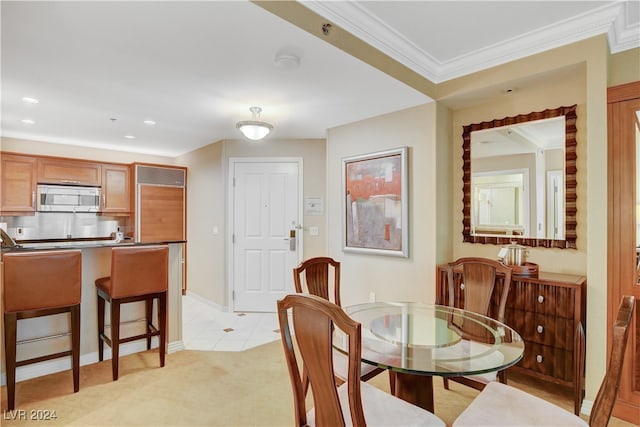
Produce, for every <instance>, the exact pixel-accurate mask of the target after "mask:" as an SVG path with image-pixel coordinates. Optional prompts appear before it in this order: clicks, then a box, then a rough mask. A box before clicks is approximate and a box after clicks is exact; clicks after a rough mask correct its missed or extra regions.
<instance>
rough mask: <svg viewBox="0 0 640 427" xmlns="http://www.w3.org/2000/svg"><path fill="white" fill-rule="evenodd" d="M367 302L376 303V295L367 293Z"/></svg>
mask: <svg viewBox="0 0 640 427" xmlns="http://www.w3.org/2000/svg"><path fill="white" fill-rule="evenodd" d="M369 302H376V293H375V292H369Z"/></svg>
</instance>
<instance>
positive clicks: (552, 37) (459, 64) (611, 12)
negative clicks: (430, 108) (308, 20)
mask: <svg viewBox="0 0 640 427" xmlns="http://www.w3.org/2000/svg"><path fill="white" fill-rule="evenodd" d="M303 4H304V5H305V6H306V7H308V8H309V9H311V10H312V11H314V12H315V13H317V14H319V15H321V16H323V17H325V18H327V19H329V20H330V21H332V22H334V23H335V24H336V25H338V26H340V27H342V28H344V29H345V30H346V31H348V32H349V33H351V34H353V35H354V36H356V37H358V38H359V39H361V40H363V41H364V42H365V43H367V44H369V45H371V46H373V47H374V48H376V49H378V50H379V51H381V52H382V53H384V54H386V55H388V56H389V57H391V58H393V59H395V60H396V61H398V62H400V63H401V64H403V65H405V66H406V67H408V68H410V69H412V70H413V71H415V72H416V73H418V74H420V75H422V76H423V77H426V78H428V79H429V80H431V81H433V82H434V83H441V82H443V81H447V80H450V79H454V78H457V77H461V76H464V75H467V74H471V73H474V72H477V71H481V70H484V69H487V68H490V67H493V66H496V65H500V64H505V63H508V62H511V61H514V60H516V59H520V58H523V57H526V56H530V55H533V54H536V53H540V52H544V51H546V50H550V49H554V48H557V47H560V46H564V45H567V44H570V43H575V42H577V41H580V40H584V39H587V38H590V37H593V36H596V35H599V34H607V33H608V34H609V45H610V49H611V52H613V53H616V52H620V51H622V50H626V49H631V48H634V47H638V46H640V31H638V26H640V24H638V25H637V26H636V25H635V24H634V25H633V26H632V25H630V24H629V23H628V19H627V15H628V14H629V13H630V7H631V6H630V5H628V4H624V2H623V3H621V2H614V3H610V4H607V5H604V6H602V7H599V8H596V9H593V10H591V11H588V12H585V13H583V14H580V15H578V16H576V17H572V18H569V19H565V20H563V21H560V22H556V23H554V24H552V25H548V26H546V27H542V28H538V29H536V30H535V31H530V32H528V33H525V34H522V35H520V36H517V37H514V38H511V39H508V40H503V41H501V42H500V43H496V44H493V45H491V46H488V47H486V48H483V49H479V50H476V51H474V52H472V53H469V54H466V55H460V56H458V57H456V58H453V59H451V60H448V61H442V62H441V61H438V60H437V59H436V58H434V57H433V56H431V55H430V54H429V53H428V52H425V51H424V50H423V49H421V48H420V47H419V46H417V45H416V44H415V43H413V42H412V41H410V40H409V39H407V38H406V37H404V36H403V35H402V34H400V33H399V32H398V31H396V30H395V29H393V28H392V27H390V26H389V25H387V24H386V23H385V22H384V21H383V20H381V19H380V18H379V17H377V16H376V15H374V14H372V13H371V12H369V11H368V10H367V9H366V8H364V7H362V6H361V5H359V4H358V3H357V2H343V1H304V2H303Z"/></svg>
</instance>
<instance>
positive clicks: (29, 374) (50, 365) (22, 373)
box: [0, 337, 185, 386]
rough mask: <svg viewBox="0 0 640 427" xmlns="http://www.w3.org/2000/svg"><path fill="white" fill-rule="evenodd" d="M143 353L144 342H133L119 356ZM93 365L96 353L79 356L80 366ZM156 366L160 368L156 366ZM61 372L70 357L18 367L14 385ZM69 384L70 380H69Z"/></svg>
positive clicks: (0, 381) (171, 349) (180, 346)
mask: <svg viewBox="0 0 640 427" xmlns="http://www.w3.org/2000/svg"><path fill="white" fill-rule="evenodd" d="M151 345H152V346H151V349H152V350H153V349H154V348H157V347H158V337H153V338H152V343H151ZM184 349H185V346H184V342H182V341H174V342H171V343H169V345H168V350H167V351H168V353H169V354H171V353H176V352H178V351H181V350H184ZM143 351H147V344H146V341H135V342H130V343H125V344H122V345H121V346H120V356H121V357H122V356H127V355H129V354H134V353H141V352H143ZM109 359H111V348H110V347H109V346H105V349H104V360H109ZM94 363H98V352H97V351H94V352H93V353H88V354H83V355H80V366H86V365H92V364H94ZM158 366H160V365H159V364H158ZM62 371H71V356H68V357H61V358H59V359H52V360H45V361H44V362H40V363H32V364H30V365H25V366H19V367H17V368H16V383H19V382H21V381H26V380H30V379H32V378H37V377H42V376H45V375H50V374H55V373H56V372H62ZM69 382H70V383H71V380H69ZM0 385H2V386H6V385H7V375H6V373H3V374H2V377H1V378H0Z"/></svg>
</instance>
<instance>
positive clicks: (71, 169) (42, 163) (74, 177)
mask: <svg viewBox="0 0 640 427" xmlns="http://www.w3.org/2000/svg"><path fill="white" fill-rule="evenodd" d="M38 182H39V183H42V184H65V185H88V186H93V187H100V186H101V185H102V166H101V165H100V164H99V163H93V162H87V161H84V160H71V159H56V158H40V159H38Z"/></svg>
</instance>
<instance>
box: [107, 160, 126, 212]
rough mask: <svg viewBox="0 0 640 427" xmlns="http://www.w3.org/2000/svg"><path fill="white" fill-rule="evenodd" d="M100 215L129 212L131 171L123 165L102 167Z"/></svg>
mask: <svg viewBox="0 0 640 427" xmlns="http://www.w3.org/2000/svg"><path fill="white" fill-rule="evenodd" d="M101 203H102V204H101V211H102V213H129V212H130V211H131V170H130V168H129V166H125V165H110V164H104V165H102V202H101Z"/></svg>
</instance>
